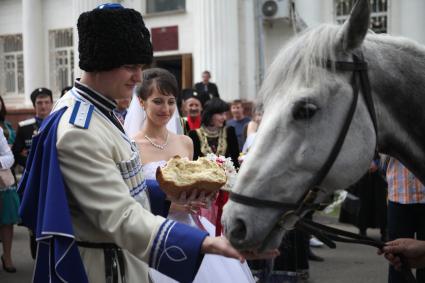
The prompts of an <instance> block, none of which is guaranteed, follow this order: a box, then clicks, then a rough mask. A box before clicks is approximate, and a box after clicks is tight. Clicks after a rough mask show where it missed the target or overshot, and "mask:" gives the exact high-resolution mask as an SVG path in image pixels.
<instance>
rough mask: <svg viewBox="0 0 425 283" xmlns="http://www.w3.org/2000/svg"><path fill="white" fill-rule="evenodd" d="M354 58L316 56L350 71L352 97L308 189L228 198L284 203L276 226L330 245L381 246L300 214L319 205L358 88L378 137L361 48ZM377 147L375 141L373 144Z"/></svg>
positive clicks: (407, 275) (273, 204) (270, 205)
mask: <svg viewBox="0 0 425 283" xmlns="http://www.w3.org/2000/svg"><path fill="white" fill-rule="evenodd" d="M352 58H353V61H352V62H348V61H336V62H334V61H331V60H325V61H323V60H322V61H321V60H319V63H322V64H323V65H324V66H325V67H326V68H327V69H329V70H337V71H342V72H352V76H351V81H350V83H351V87H352V89H353V100H352V102H351V105H350V108H349V110H348V112H347V115H346V117H345V121H344V124H343V126H342V128H341V130H340V132H339V135H338V138H337V140H336V142H335V144H334V146H333V148H332V150H331V152H330V154H329V156H328V158H327V159H326V162H325V163H324V164H323V166H322V167H321V168H320V170H319V172H318V173H317V174H316V175H315V176H314V178H313V180H312V182H311V185H310V186H309V188H308V190H307V191H306V192H305V193H304V194H303V196H302V197H301V198H300V199H299V200H298V201H297V202H296V203H290V202H280V201H274V200H267V199H259V198H254V197H249V196H245V195H242V194H237V193H234V192H230V195H229V198H230V199H231V200H232V201H234V202H237V203H241V204H244V205H247V206H253V207H259V208H275V209H282V207H285V208H287V209H289V210H288V211H286V212H283V215H282V216H281V217H280V220H279V221H278V223H277V225H276V227H277V228H280V229H284V230H287V231H288V230H292V229H295V228H297V229H299V230H302V231H304V232H306V233H308V234H312V235H314V236H316V237H317V238H318V239H319V240H321V241H322V242H323V243H325V244H326V245H327V246H328V247H330V248H336V244H335V243H334V241H336V242H345V243H355V244H362V245H368V246H372V247H376V248H378V249H382V248H383V247H384V246H385V243H383V242H381V241H377V240H374V239H371V238H369V237H365V236H360V235H357V234H354V233H351V232H347V231H344V230H340V229H336V228H333V227H329V226H326V225H322V224H319V223H316V222H314V221H312V220H309V219H305V218H303V215H304V213H305V212H307V211H312V210H316V209H318V208H319V207H320V206H321V205H320V204H315V203H314V202H315V200H316V198H317V194H318V193H319V191H320V190H321V188H320V185H321V183H322V182H323V180H324V179H325V177H326V176H327V174H328V173H329V170H330V169H331V167H332V165H333V164H334V162H335V160H336V158H337V157H338V155H339V153H340V151H341V148H342V145H343V143H344V140H345V137H346V136H347V132H348V130H349V128H350V125H351V122H352V120H353V117H354V113H355V110H356V108H357V102H358V99H359V90H360V89H361V90H362V92H361V93H362V95H363V98H364V101H365V103H366V106H367V109H368V112H369V115H370V117H371V120H372V123H373V127H374V129H375V135H376V143H377V141H378V125H377V119H376V112H375V107H374V104H373V99H372V94H371V87H370V82H369V77H368V72H367V71H368V65H367V62H366V61H364V59H363V54H362V53H361V52H360V53H359V55H356V54H354V53H353V54H352ZM375 151H377V145H376V147H375ZM398 256H399V257H400V259H401V261H402V263H403V264H402V273H403V276H404V277H405V279H406V282H408V283H414V282H416V279H415V277H414V276H413V274H412V271H411V270H410V268H408V266H407V264H406V261H405V259H404V258H403V257H402V256H400V255H398Z"/></svg>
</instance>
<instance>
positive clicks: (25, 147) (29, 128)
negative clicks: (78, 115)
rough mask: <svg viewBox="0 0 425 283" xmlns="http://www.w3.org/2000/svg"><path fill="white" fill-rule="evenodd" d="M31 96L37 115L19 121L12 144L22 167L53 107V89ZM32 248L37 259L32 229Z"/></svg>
mask: <svg viewBox="0 0 425 283" xmlns="http://www.w3.org/2000/svg"><path fill="white" fill-rule="evenodd" d="M30 97H31V101H32V105H33V106H34V109H35V117H33V118H30V119H27V120H23V121H21V122H19V123H18V131H17V134H16V139H15V142H14V143H13V146H12V152H13V156H14V157H15V162H16V164H18V165H20V166H22V168H25V165H26V163H27V157H28V153H29V151H30V149H31V145H32V137H33V136H34V135H36V134H37V131H38V129H39V128H40V126H41V123H42V122H43V119H44V118H46V117H47V116H48V115H49V113H50V111H52V107H53V97H52V91H51V90H50V89H48V88H44V87H40V88H36V89H35V90H34V91H33V92H32V93H31V96H30ZM30 250H31V256H32V258H34V259H35V255H36V252H37V244H36V241H35V237H34V234H33V232H32V231H30Z"/></svg>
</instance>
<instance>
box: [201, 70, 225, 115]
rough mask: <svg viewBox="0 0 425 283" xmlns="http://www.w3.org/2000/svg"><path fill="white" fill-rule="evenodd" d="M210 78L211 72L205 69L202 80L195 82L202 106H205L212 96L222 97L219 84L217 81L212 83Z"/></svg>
mask: <svg viewBox="0 0 425 283" xmlns="http://www.w3.org/2000/svg"><path fill="white" fill-rule="evenodd" d="M210 79H211V74H210V72H209V71H204V72H202V82H199V83H196V84H195V90H196V91H197V93H198V94H199V99H200V100H201V103H202V107H204V105H205V102H207V101H208V100H210V99H211V98H213V97H220V94H219V93H218V88H217V85H216V84H215V83H211V82H210Z"/></svg>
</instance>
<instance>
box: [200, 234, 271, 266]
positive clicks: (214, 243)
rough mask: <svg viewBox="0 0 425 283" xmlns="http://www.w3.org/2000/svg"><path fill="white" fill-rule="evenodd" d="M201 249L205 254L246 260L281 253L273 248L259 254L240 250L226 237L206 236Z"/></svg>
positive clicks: (241, 260) (264, 257)
mask: <svg viewBox="0 0 425 283" xmlns="http://www.w3.org/2000/svg"><path fill="white" fill-rule="evenodd" d="M201 250H202V252H203V253H205V254H217V255H222V256H225V257H230V258H234V259H237V260H239V261H240V262H244V261H245V259H249V260H251V259H270V258H274V257H276V256H278V255H279V251H278V250H271V251H267V252H265V253H261V254H257V253H252V252H239V251H237V250H236V249H235V248H234V247H232V245H231V244H230V242H229V240H227V239H226V238H225V237H209V236H208V237H206V238H205V240H204V242H203V243H202V247H201Z"/></svg>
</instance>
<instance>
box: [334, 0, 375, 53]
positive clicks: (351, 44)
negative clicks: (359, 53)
mask: <svg viewBox="0 0 425 283" xmlns="http://www.w3.org/2000/svg"><path fill="white" fill-rule="evenodd" d="M369 21H370V5H369V0H357V1H356V3H355V4H354V6H353V9H352V10H351V14H350V17H349V18H348V19H347V20H346V21H345V23H344V25H343V26H342V27H341V30H340V34H339V36H338V37H339V38H338V44H340V47H341V48H342V50H344V51H350V50H353V49H355V48H357V47H359V46H360V45H361V44H362V42H363V39H364V38H365V36H366V34H367V31H368V29H369Z"/></svg>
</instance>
